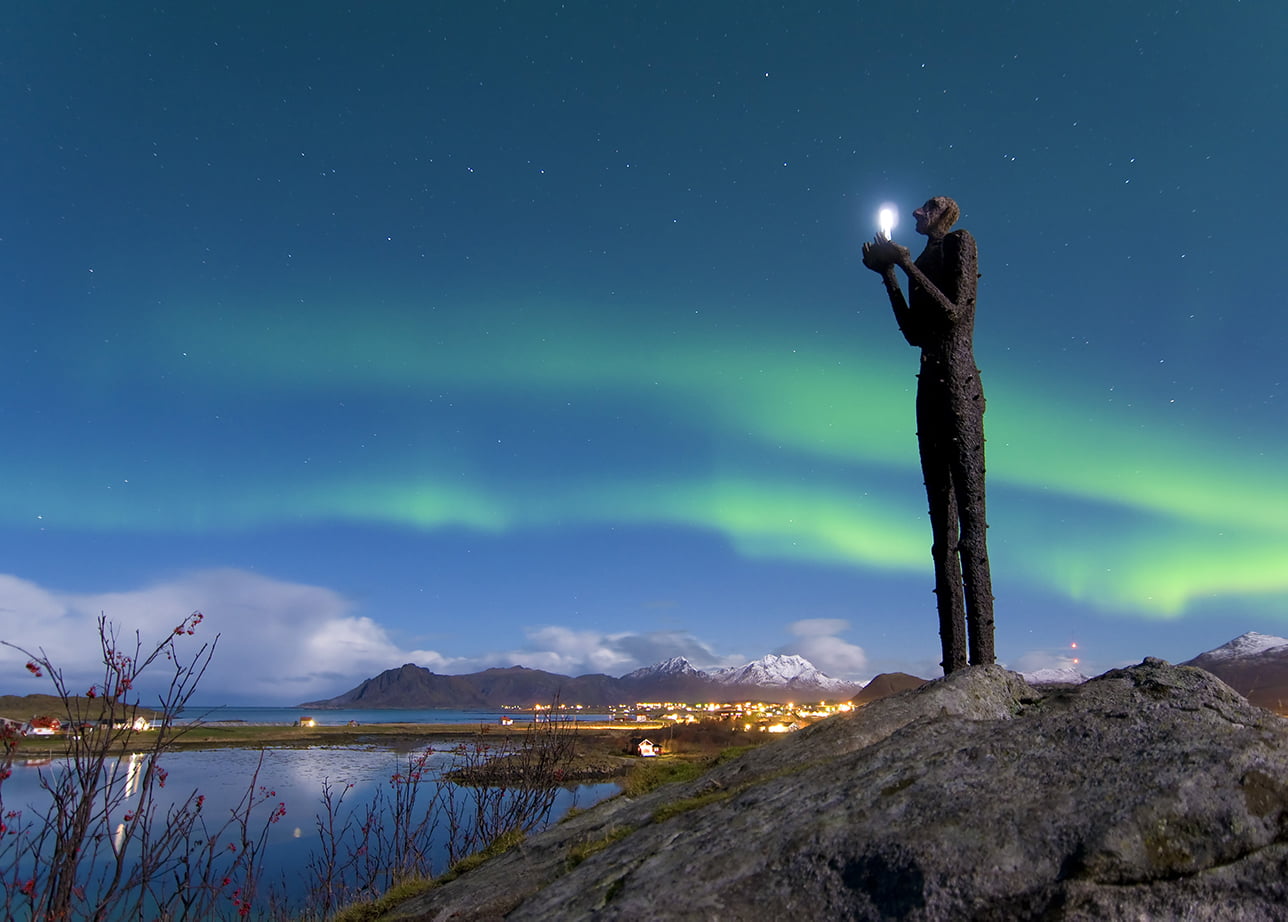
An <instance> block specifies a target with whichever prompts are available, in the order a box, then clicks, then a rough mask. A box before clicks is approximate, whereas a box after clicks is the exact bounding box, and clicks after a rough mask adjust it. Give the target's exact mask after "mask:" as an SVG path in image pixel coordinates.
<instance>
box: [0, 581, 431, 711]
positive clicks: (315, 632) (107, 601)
mask: <svg viewBox="0 0 1288 922" xmlns="http://www.w3.org/2000/svg"><path fill="white" fill-rule="evenodd" d="M353 608H354V606H353V603H352V602H350V601H349V600H348V599H346V598H345V597H343V596H342V595H340V594H339V593H337V592H335V591H333V590H331V589H327V588H325V587H321V586H309V585H304V584H300V583H291V582H285V581H282V580H275V579H272V578H270V577H266V576H262V575H260V574H257V573H252V572H248V571H245V570H234V569H217V570H201V571H196V572H192V573H188V574H184V575H181V576H178V577H176V578H173V579H169V580H165V581H161V582H157V583H154V584H152V585H149V586H146V587H144V588H141V589H133V590H127V591H117V592H100V593H71V592H63V591H60V590H56V589H49V588H45V587H41V586H38V585H36V584H35V583H32V582H29V581H26V580H23V579H20V578H18V577H16V576H11V575H0V640H4V641H8V642H9V643H12V644H17V645H20V646H22V647H25V648H27V649H28V650H31V651H33V652H35V651H36V650H37V648H41V649H43V650H44V651H45V652H46V653H47V654H48V656H49V658H50V660H51V661H53V663H54V664H55V666H57V667H58V668H59V669H61V670H62V671H63V673H64V675H65V677H66V679H67V681H68V683H69V687H70V688H71V690H72V691H80V690H81V689H82V687H84V688H88V687H89V686H90V685H91V684H94V683H96V682H99V681H101V680H102V671H103V666H102V655H101V650H100V647H99V643H98V632H97V620H98V617H99V615H100V613H102V614H103V615H104V616H106V617H107V619H108V620H109V621H111V622H112V623H113V624H115V625H116V626H117V627H118V629H119V631H120V635H119V645H120V646H121V647H122V648H126V649H127V650H128V652H130V653H133V648H134V646H135V636H134V635H135V632H136V631H137V632H138V635H139V637H140V638H141V640H142V642H143V644H144V646H145V648H147V649H151V647H152V646H154V645H155V644H156V643H157V642H159V641H160V640H162V639H164V638H165V637H167V636H168V635H169V634H170V632H171V631H172V630H173V629H174V628H175V626H176V625H178V624H179V623H180V622H181V621H183V619H184V618H185V617H186V616H187V615H188V614H189V613H190V612H192V611H201V612H203V613H205V616H206V617H205V621H204V622H203V623H202V624H201V626H200V627H199V628H198V631H197V634H196V635H195V636H193V637H184V638H182V640H181V642H180V655H181V658H182V657H184V656H190V655H192V654H193V653H195V651H196V650H197V649H198V648H199V647H200V645H201V644H202V643H209V642H212V641H214V640H215V636H216V635H218V641H217V644H216V649H215V655H214V658H213V659H212V661H211V663H210V667H209V669H208V670H207V671H206V674H205V676H204V677H203V678H202V681H201V685H200V689H199V691H198V693H197V696H196V698H195V699H194V700H195V701H196V702H197V703H201V702H215V703H224V702H228V703H234V702H256V703H270V702H271V703H297V702H299V701H304V700H307V699H309V698H315V697H330V696H331V695H335V694H339V693H340V692H341V691H343V690H345V689H347V688H349V687H352V686H353V685H355V684H357V683H358V682H360V681H361V680H362V679H364V678H368V677H369V676H371V675H374V674H375V673H377V672H380V671H382V670H384V669H388V668H390V667H391V666H396V665H400V664H402V663H404V662H408V661H413V662H417V663H419V664H420V665H423V666H425V667H427V668H430V669H434V670H436V671H445V670H448V669H450V667H451V666H452V665H453V662H454V661H453V660H452V659H451V658H449V657H445V656H443V655H442V654H439V653H438V652H436V651H433V650H402V649H400V648H399V647H398V646H397V645H396V644H394V643H393V642H392V641H391V640H390V638H389V635H388V633H387V632H386V631H385V629H384V628H383V627H382V626H381V625H380V624H378V623H377V622H375V621H373V620H372V619H371V618H368V617H363V616H360V615H357V614H355V612H354V611H353ZM25 659H26V658H25V656H23V655H22V654H20V653H19V652H17V651H15V650H12V649H9V648H0V674H8V675H11V676H15V678H14V679H13V680H11V681H7V682H5V683H4V687H5V688H6V690H9V689H12V690H15V691H22V692H23V693H29V692H46V691H49V690H50V689H49V687H48V685H47V684H44V683H43V682H41V680H34V679H33V680H31V681H30V682H29V683H26V682H22V680H21V679H18V678H16V676H17V675H18V672H16V671H14V670H15V669H16V670H18V671H21V665H22V663H23V662H24V661H25ZM22 675H24V676H25V675H26V673H25V671H24V672H22ZM166 678H168V676H167V675H165V672H164V670H163V669H160V668H157V669H156V670H155V672H154V673H153V679H154V680H158V681H159V680H163V679H166ZM24 685H30V687H23V686H24ZM142 687H143V688H146V687H147V682H146V677H145V681H144V682H143V684H142ZM144 703H147V702H146V699H145V702H144Z"/></svg>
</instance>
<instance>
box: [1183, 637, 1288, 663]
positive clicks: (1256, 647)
mask: <svg viewBox="0 0 1288 922" xmlns="http://www.w3.org/2000/svg"><path fill="white" fill-rule="evenodd" d="M1278 647H1288V639H1285V638H1283V637H1275V636H1274V635H1273V634H1258V633H1257V632H1256V631H1248V633H1246V634H1240V635H1239V636H1238V637H1236V638H1234V640H1232V641H1230V642H1229V643H1225V644H1222V645H1221V646H1219V647H1217V648H1216V649H1215V650H1208V651H1207V652H1206V653H1200V654H1199V655H1198V656H1196V657H1194V659H1196V660H1197V659H1208V660H1211V661H1218V660H1228V659H1241V658H1243V657H1248V656H1258V655H1260V654H1262V653H1265V652H1267V651H1269V650H1274V649H1276V648H1278ZM1191 662H1193V660H1191Z"/></svg>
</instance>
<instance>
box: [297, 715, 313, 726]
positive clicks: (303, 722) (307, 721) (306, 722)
mask: <svg viewBox="0 0 1288 922" xmlns="http://www.w3.org/2000/svg"><path fill="white" fill-rule="evenodd" d="M317 725H318V722H317V721H316V720H314V719H313V718H312V717H301V718H300V719H299V720H297V721H295V726H297V727H316V726H317Z"/></svg>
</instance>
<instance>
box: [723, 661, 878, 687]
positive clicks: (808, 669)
mask: <svg viewBox="0 0 1288 922" xmlns="http://www.w3.org/2000/svg"><path fill="white" fill-rule="evenodd" d="M711 678H712V679H714V680H715V681H716V682H719V683H720V684H721V685H756V686H761V687H778V688H799V689H818V690H820V691H827V692H846V691H858V689H859V688H860V687H861V685H862V683H859V682H846V681H844V680H842V679H833V678H832V677H831V676H828V675H825V674H823V673H821V672H819V671H818V670H817V669H815V668H814V664H813V663H811V662H810V661H809V660H807V659H805V657H803V656H797V655H795V654H780V653H771V654H769V655H768V656H762V657H761V658H760V659H758V660H755V661H753V662H750V663H746V664H744V665H742V666H732V667H730V668H728V669H717V670H716V671H715V672H713V673H711Z"/></svg>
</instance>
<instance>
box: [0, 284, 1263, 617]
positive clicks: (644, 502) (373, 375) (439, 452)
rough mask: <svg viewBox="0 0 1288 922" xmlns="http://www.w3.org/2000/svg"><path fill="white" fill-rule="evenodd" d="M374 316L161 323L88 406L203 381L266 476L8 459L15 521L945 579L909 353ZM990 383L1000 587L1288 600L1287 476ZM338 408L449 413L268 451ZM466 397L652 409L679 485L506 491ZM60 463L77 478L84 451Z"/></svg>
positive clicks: (164, 447)
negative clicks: (284, 530)
mask: <svg viewBox="0 0 1288 922" xmlns="http://www.w3.org/2000/svg"><path fill="white" fill-rule="evenodd" d="M354 303H360V302H358V301H357V300H356V299H354V300H350V299H346V298H344V297H343V296H338V295H337V296H335V297H334V299H333V300H332V302H331V303H330V305H329V306H327V307H324V308H322V309H316V308H315V309H313V310H312V311H311V312H310V313H308V314H307V315H304V314H301V313H298V312H293V311H291V310H284V309H283V310H266V309H263V308H260V307H258V306H256V305H252V304H249V303H247V304H244V305H232V306H229V305H224V306H221V307H219V308H218V309H215V308H205V309H201V310H195V309H194V310H192V311H190V312H187V313H180V314H178V315H176V314H174V313H170V314H166V315H164V316H163V315H160V314H158V315H155V316H153V317H151V318H149V319H147V320H145V321H144V328H143V329H140V330H137V331H135V336H134V339H135V341H136V342H137V343H139V344H140V345H136V346H135V347H134V351H133V353H132V354H130V355H120V356H115V357H114V358H113V360H112V361H111V362H109V363H106V364H104V363H103V362H101V361H100V362H96V361H91V360H90V359H89V358H88V357H87V359H86V361H84V362H80V363H77V365H76V368H77V371H76V372H74V375H73V377H76V376H79V377H78V378H76V380H73V381H72V382H71V384H70V385H69V387H72V388H77V387H79V388H82V389H83V392H84V393H91V392H93V391H94V390H95V389H98V388H101V387H103V386H104V381H105V380H108V381H110V382H111V385H112V386H113V387H115V388H118V389H120V388H124V389H125V391H126V392H127V393H128V392H142V391H145V390H147V388H148V386H149V384H148V382H149V381H150V378H149V377H148V376H152V377H155V376H156V374H161V375H163V376H165V377H167V379H168V380H173V381H177V382H179V385H178V387H179V388H180V397H181V399H182V402H183V403H184V405H185V406H188V407H191V406H197V407H202V408H205V409H208V410H209V413H210V414H211V415H212V416H213V415H214V414H215V413H216V411H217V409H218V408H220V407H226V406H234V405H247V404H251V405H254V406H255V407H256V408H255V409H254V410H253V411H248V413H247V414H245V415H247V416H248V418H245V419H243V420H242V421H241V423H240V425H241V426H243V430H242V434H243V436H247V435H248V436H249V437H250V438H251V441H252V444H253V445H255V446H256V447H255V448H253V449H252V450H250V451H249V452H248V453H247V457H245V458H241V459H238V458H236V457H223V458H220V457H216V458H213V459H211V460H209V461H208V462H205V463H204V464H203V463H193V462H192V460H191V458H190V457H185V455H184V453H183V451H182V449H181V446H176V445H171V444H168V442H167V440H166V439H165V438H164V437H159V436H151V437H150V440H148V442H147V444H146V446H145V447H146V452H147V453H148V456H149V457H150V458H151V461H150V467H149V471H150V473H149V476H147V477H141V478H138V480H137V482H132V483H131V484H130V485H129V486H128V487H122V488H120V489H116V490H114V491H106V490H104V489H102V487H101V485H102V483H103V482H104V481H106V480H109V479H112V477H113V476H114V474H112V475H110V476H109V474H108V473H104V474H103V476H101V477H100V476H98V469H96V471H95V474H94V475H93V476H90V475H89V474H87V473H86V471H85V469H84V468H83V467H82V466H81V465H82V462H79V461H62V462H58V463H51V464H41V465H39V466H36V465H34V464H33V465H32V466H31V467H30V468H24V467H23V466H22V464H21V462H17V461H14V460H12V459H10V460H9V461H7V462H6V468H7V470H6V474H7V476H8V477H9V478H10V482H11V483H20V484H24V485H25V489H24V490H23V491H22V492H23V499H22V500H21V501H19V500H16V499H14V498H13V495H12V494H11V497H10V499H9V500H8V501H7V503H6V508H7V512H6V513H5V518H6V519H7V520H8V521H9V522H10V524H14V525H29V524H30V522H31V521H32V519H33V517H34V515H37V514H41V515H45V516H47V517H48V518H49V519H50V520H51V521H52V520H57V521H59V522H60V523H61V526H62V527H70V528H83V529H88V530H99V529H103V530H107V529H127V530H136V531H153V532H167V531H179V532H201V531H206V530H237V529H249V528H255V527H261V526H273V525H279V524H283V523H288V524H299V523H301V522H369V523H387V524H398V525H409V526H414V527H417V528H421V529H427V530H428V529H438V528H443V527H467V528H471V529H477V530H480V531H484V532H491V533H508V532H514V531H516V530H521V529H526V528H538V527H551V526H572V527H579V526H590V527H594V526H599V525H605V524H639V525H669V526H680V527H685V528H695V529H704V530H709V531H714V532H717V533H719V534H722V535H724V536H726V538H727V539H728V540H729V541H730V542H731V543H732V545H733V546H734V547H736V548H737V549H738V550H739V551H740V552H741V553H744V554H747V555H750V556H767V557H776V558H787V559H799V560H805V561H814V562H819V563H823V564H827V565H838V564H839V565H859V566H864V567H870V568H875V569H879V570H887V571H901V572H920V571H928V568H929V563H928V555H927V547H928V544H929V530H928V526H927V525H926V521H925V514H924V505H923V504H922V503H921V501H920V498H919V497H920V482H919V481H920V478H919V476H918V474H917V471H918V466H917V455H916V442H915V436H914V432H913V428H914V427H913V421H912V412H913V389H914V386H915V381H914V377H913V375H914V372H915V367H916V359H915V352H914V351H912V350H903V351H900V350H899V349H897V348H890V343H889V341H888V338H887V339H886V340H883V341H882V342H881V343H880V345H879V347H877V348H872V347H868V346H866V345H865V344H864V343H863V342H862V341H861V340H860V339H859V338H858V333H857V332H856V335H855V338H854V339H853V341H849V342H846V341H839V340H838V339H837V338H836V337H831V338H829V337H828V336H827V335H825V334H823V333H809V334H801V333H800V332H799V331H797V332H794V333H793V332H790V331H789V330H774V329H766V328H765V327H764V326H763V325H762V326H759V327H756V328H755V329H748V328H735V329H727V328H724V327H722V326H721V325H720V323H719V322H717V321H715V320H707V319H705V318H704V317H701V316H699V315H697V314H694V313H689V314H683V313H680V312H672V313H671V314H669V315H667V316H666V317H665V318H663V319H662V320H660V321H659V319H658V318H657V317H656V316H653V317H651V318H650V321H649V323H648V324H647V325H645V324H643V323H641V322H640V320H639V319H637V318H639V317H643V316H648V315H646V314H644V313H643V312H638V313H629V312H626V311H621V310H619V311H618V312H617V313H616V314H613V315H611V316H610V315H607V314H605V313H603V312H594V311H589V310H579V311H572V310H569V309H568V308H567V307H566V306H563V305H558V304H550V303H540V302H538V301H535V300H531V299H525V300H522V301H516V302H512V303H510V302H501V303H498V304H495V305H485V306H473V307H471V308H470V309H469V310H468V311H461V310H446V309H437V310H436V309H433V308H425V307H421V306H419V305H418V304H417V303H416V302H414V301H408V302H406V305H391V304H390V302H388V301H386V302H384V303H383V305H382V306H378V307H375V308H364V309H361V310H356V309H354V308H353V306H352V305H353V304H354ZM722 316H724V315H722ZM587 317H591V318H596V319H595V320H594V321H593V322H591V321H588V320H587ZM158 369H159V371H158ZM985 384H986V388H987V391H988V394H989V406H990V409H989V413H988V432H989V439H990V441H989V476H990V487H991V520H992V524H993V526H994V540H993V556H994V566H995V568H996V569H999V570H1002V571H1005V572H1007V573H1008V574H1010V576H1011V578H1019V579H1023V580H1024V581H1025V582H1027V583H1029V584H1031V585H1033V586H1036V587H1039V588H1042V589H1045V590H1046V591H1048V592H1051V593H1054V594H1057V595H1060V596H1064V597H1066V598H1070V599H1074V600H1077V601H1080V602H1084V603H1088V604H1092V605H1095V606H1098V607H1101V608H1103V609H1105V610H1108V611H1130V612H1133V613H1136V614H1144V615H1151V616H1162V617H1166V616H1177V615H1180V614H1183V613H1185V612H1186V611H1187V610H1189V609H1190V608H1191V607H1192V606H1194V605H1195V604H1196V603H1201V602H1205V601H1212V600H1218V599H1222V598H1239V597H1244V598H1252V597H1257V598H1267V597H1272V598H1275V599H1288V565H1285V564H1286V562H1288V487H1286V486H1285V485H1284V482H1283V478H1282V476H1281V472H1282V470H1284V469H1285V465H1284V460H1285V459H1284V458H1282V457H1270V456H1267V455H1263V454H1262V455H1253V454H1251V453H1248V454H1238V453H1235V452H1232V451H1229V450H1225V449H1222V448H1219V447H1213V445H1212V443H1211V441H1210V440H1209V439H1203V438H1195V437H1194V436H1184V435H1182V434H1181V433H1180V432H1179V431H1178V430H1176V429H1172V430H1168V429H1165V428H1164V427H1162V426H1159V425H1157V423H1156V421H1155V420H1154V419H1151V420H1149V427H1148V429H1146V428H1145V427H1144V426H1143V425H1142V423H1141V420H1140V419H1137V418H1132V417H1131V416H1130V414H1128V413H1124V412H1123V411H1111V410H1110V409H1108V408H1091V409H1090V410H1089V409H1088V407H1087V405H1086V401H1085V399H1084V400H1079V399H1077V398H1071V397H1069V396H1067V395H1066V396H1060V395H1055V394H1045V395H1044V394H1043V393H1042V390H1043V389H1042V388H1041V387H1035V386H1033V383H1032V382H1026V381H1022V380H1019V379H1018V378H1016V377H1013V376H1009V375H1008V374H1007V371H1006V369H992V370H990V369H988V368H986V369H985ZM261 395H267V396H261ZM444 395H448V396H444ZM449 398H450V399H449ZM160 399H162V400H163V401H164V400H168V399H170V398H160ZM174 399H175V400H178V399H180V398H174ZM335 400H348V401H363V400H365V401H367V402H368V403H371V404H373V405H379V404H380V403H381V402H382V401H387V400H395V401H399V402H400V403H405V404H408V405H410V406H413V407H418V408H420V409H422V410H423V414H422V415H421V422H419V423H416V424H415V425H413V424H412V423H410V422H405V421H404V422H399V421H396V420H390V421H384V422H382V423H381V425H382V427H384V428H385V429H388V430H390V431H391V432H392V434H393V436H396V438H395V437H389V438H384V439H383V441H382V442H381V446H380V449H379V452H378V453H375V452H373V454H372V455H371V456H370V458H368V459H367V463H358V464H350V465H348V466H347V467H346V466H337V465H332V466H331V467H329V468H326V469H325V470H314V471H311V472H310V474H309V476H307V477H304V476H300V475H299V474H298V472H297V471H293V470H291V469H289V468H288V467H287V466H286V465H285V464H283V463H280V462H276V461H274V460H273V459H274V457H275V453H277V452H280V450H281V445H280V444H276V443H274V442H273V439H272V438H271V437H270V436H269V435H267V433H268V432H269V431H271V430H272V429H273V428H274V427H275V425H276V424H277V422H276V421H278V420H281V419H283V418H289V416H290V415H291V414H292V412H293V410H292V407H293V406H299V405H307V406H310V407H316V406H321V405H324V404H326V403H330V402H334V401H335ZM452 401H456V402H461V403H464V404H468V405H470V406H480V407H503V408H505V412H507V413H510V414H513V415H517V416H519V417H520V418H522V420H523V424H524V426H526V428H527V429H528V430H530V431H531V432H534V433H540V432H541V431H542V430H543V429H545V428H546V427H549V426H552V425H554V423H553V422H552V420H553V419H554V414H555V410H554V408H556V407H562V406H567V405H569V404H572V403H574V402H575V403H576V404H578V405H579V406H588V407H590V408H591V413H592V415H591V416H590V417H589V418H588V419H589V421H588V422H587V421H586V420H585V419H583V420H582V422H583V423H584V424H585V425H586V426H587V427H591V428H593V427H594V425H595V422H596V416H595V414H597V413H598V414H617V415H619V416H620V415H622V414H630V413H632V412H635V411H639V412H646V413H647V416H648V418H649V419H650V420H651V421H652V422H653V425H654V428H652V429H650V430H649V431H646V432H642V433H640V434H639V437H640V438H641V441H643V442H647V443H650V444H651V449H650V453H649V457H653V456H654V455H656V456H657V457H665V458H668V459H669V461H670V464H671V467H670V468H669V469H667V470H661V471H656V470H650V469H648V466H647V464H645V463H643V462H641V464H639V465H636V466H632V465H629V464H627V465H624V466H622V467H612V468H608V469H595V468H591V469H586V470H578V471H577V472H576V476H571V475H570V476H556V475H552V474H550V473H549V472H548V471H545V470H542V469H539V468H538V467H537V466H536V465H529V464H525V463H524V458H523V457H522V456H520V457H519V458H517V459H515V467H514V468H513V469H512V470H510V471H509V472H502V471H498V470H490V469H488V468H487V466H486V465H484V464H482V463H481V462H480V459H479V457H478V451H479V449H478V446H477V445H472V444H470V443H469V442H468V440H467V439H466V440H462V439H461V438H458V437H456V436H454V435H452V434H451V433H447V432H438V431H436V430H435V426H436V421H441V416H436V415H435V414H436V413H437V414H441V413H442V412H443V409H442V408H443V406H444V403H445V402H446V403H447V404H451V403H452ZM165 406H166V409H163V410H162V411H161V412H167V411H168V412H175V413H179V412H180V410H179V409H177V408H176V407H173V406H169V405H168V404H166V405H165ZM1093 413H1094V414H1096V415H1094V416H1093V415H1091V414H1093ZM605 418H607V417H606V416H605ZM658 420H664V421H666V427H665V428H664V429H663V430H659V429H658V428H657V425H656V424H657V421H658ZM1191 422H1193V421H1192V420H1191ZM417 426H419V427H421V428H422V429H423V428H424V427H428V428H429V430H430V432H429V435H428V436H427V435H426V434H425V433H424V432H421V431H418V430H417ZM672 430H673V431H672ZM148 431H151V427H149V429H148ZM216 432H217V430H214V429H212V430H211V434H210V436H209V437H210V438H212V439H213V438H217V434H216ZM322 435H323V436H325V435H326V434H325V433H323V434H322ZM32 437H33V438H35V435H34V434H33V436H32ZM314 437H315V438H316V437H317V436H314ZM71 438H72V437H71V436H70V435H69V436H67V439H68V442H70V440H71ZM139 438H144V439H145V438H147V437H144V436H141V435H140V436H139ZM306 439H307V437H306ZM399 441H400V443H401V444H400V445H399V447H398V448H397V449H394V448H391V447H390V446H391V445H393V444H394V443H395V442H399ZM49 447H50V448H51V450H52V451H54V452H55V454H54V455H51V456H57V452H58V450H59V448H60V446H58V445H51V446H49ZM66 447H67V446H66V444H64V445H62V446H61V448H62V449H64V450H65V449H66ZM572 461H573V462H574V466H575V458H573V459H572ZM93 463H94V464H95V465H98V466H99V468H101V469H102V470H103V471H109V472H125V473H127V474H128V472H129V471H130V470H132V469H134V468H136V467H137V464H134V465H133V466H132V462H131V459H130V458H129V457H127V456H125V455H123V454H121V453H120V450H118V452H117V454H116V455H113V454H112V453H111V452H110V451H109V452H106V453H103V454H101V455H99V456H96V458H95V460H94V462H93ZM89 484H93V486H90V485H89ZM892 484H897V485H898V486H896V487H893V488H892V487H891V485H892ZM181 497H186V498H191V497H199V499H183V500H181V499H180V498H181ZM999 526H1000V527H999Z"/></svg>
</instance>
